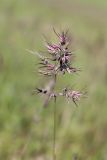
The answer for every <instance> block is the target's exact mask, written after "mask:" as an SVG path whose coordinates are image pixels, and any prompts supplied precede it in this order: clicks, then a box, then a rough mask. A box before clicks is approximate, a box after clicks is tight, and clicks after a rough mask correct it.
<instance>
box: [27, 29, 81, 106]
mask: <svg viewBox="0 0 107 160" xmlns="http://www.w3.org/2000/svg"><path fill="white" fill-rule="evenodd" d="M53 31H54V33H55V35H56V36H57V38H58V43H50V42H46V45H45V46H46V49H47V52H46V53H47V55H50V56H49V57H48V56H46V57H45V56H44V55H42V54H41V53H37V52H32V51H29V50H28V51H29V52H30V53H32V54H34V55H36V56H37V57H38V58H39V60H40V62H39V68H38V72H39V73H40V74H41V75H44V76H49V77H50V78H51V80H53V81H54V85H53V88H52V89H51V90H49V91H48V90H46V89H45V88H44V89H40V88H36V89H35V90H34V92H35V93H38V94H43V95H45V96H46V97H47V98H48V102H49V100H51V99H52V98H57V97H58V96H63V97H65V98H66V99H67V100H68V102H69V101H70V100H72V102H74V103H75V105H77V103H76V102H77V101H79V100H80V98H81V97H83V96H84V93H82V92H79V91H75V90H70V89H67V88H65V89H63V91H62V92H59V93H56V92H55V91H54V88H55V85H56V77H57V76H58V75H59V74H60V73H62V75H64V74H65V73H69V74H73V73H77V72H78V71H80V69H77V68H75V67H74V66H73V58H72V56H73V54H72V52H71V51H70V49H69V44H70V37H69V36H68V30H67V31H62V33H58V32H56V30H55V29H54V28H53ZM51 80H50V81H51ZM48 88H49V87H48ZM46 104H47V105H48V103H46Z"/></svg>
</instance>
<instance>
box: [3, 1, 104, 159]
mask: <svg viewBox="0 0 107 160" xmlns="http://www.w3.org/2000/svg"><path fill="white" fill-rule="evenodd" d="M52 26H54V27H55V28H56V29H57V28H58V29H59V30H60V29H61V28H62V29H63V28H69V30H70V31H71V32H72V35H73V45H72V46H73V49H74V50H75V52H74V53H75V54H76V65H77V66H79V67H81V68H82V72H80V74H79V75H65V76H64V77H63V78H61V77H59V81H58V83H59V84H58V87H59V88H61V87H62V86H64V85H66V84H69V85H71V86H72V85H74V87H76V88H77V89H78V88H79V89H82V88H84V87H86V89H87V91H88V98H87V99H83V100H82V101H81V102H80V104H79V107H78V108H76V107H75V105H74V104H73V103H71V104H67V103H66V102H65V101H64V100H63V99H58V101H57V159H58V160H65V159H66V160H71V159H73V157H74V155H76V156H77V157H78V159H80V160H106V159H107V45H106V44H107V1H106V0H99V1H98V0H91V1H90V0H73V1H71V0H66V1H64V0H40V1H37V0H35V1H34V0H0V160H35V159H36V160H44V159H46V160H51V159H52V137H53V118H52V116H53V107H54V105H53V102H51V103H50V105H49V107H48V108H46V109H43V108H42V102H41V97H38V96H32V94H31V93H32V90H33V88H34V87H35V86H36V85H38V84H40V85H41V84H42V78H38V75H37V74H36V73H33V71H34V70H36V65H35V64H36V63H37V59H36V58H35V57H34V56H33V55H30V54H29V53H27V51H26V49H31V50H38V51H40V50H42V49H43V38H42V35H43V34H45V35H46V36H47V37H48V38H49V39H52V38H53V39H54V38H55V37H53V33H52ZM60 82H62V83H60Z"/></svg>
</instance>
